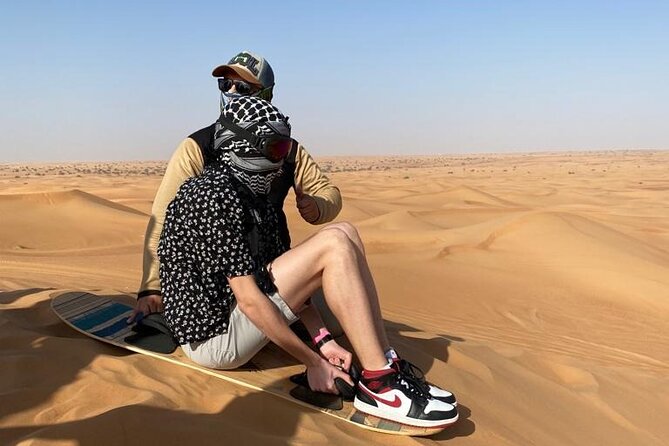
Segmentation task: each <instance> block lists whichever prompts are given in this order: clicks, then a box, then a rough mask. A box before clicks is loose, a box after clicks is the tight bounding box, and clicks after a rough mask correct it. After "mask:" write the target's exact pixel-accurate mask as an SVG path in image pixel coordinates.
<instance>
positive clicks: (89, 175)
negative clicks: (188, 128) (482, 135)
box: [0, 151, 669, 446]
mask: <svg viewBox="0 0 669 446" xmlns="http://www.w3.org/2000/svg"><path fill="white" fill-rule="evenodd" d="M321 162H322V164H323V165H324V166H325V167H326V169H327V170H328V174H329V175H330V177H331V178H332V179H333V181H334V182H335V183H336V184H337V185H338V186H339V187H340V189H341V191H342V194H343V196H344V208H343V210H342V213H341V214H340V216H339V218H338V220H348V221H352V222H354V223H355V224H356V226H358V227H359V230H360V233H361V235H362V238H363V240H364V242H365V245H366V249H367V252H368V254H369V263H370V267H371V270H372V272H373V274H374V276H375V278H376V281H377V288H378V290H379V294H380V299H381V305H382V307H383V314H384V319H385V325H386V328H387V330H388V333H389V336H390V340H391V342H392V344H393V345H394V346H395V347H396V348H397V349H398V350H399V351H400V352H402V353H403V354H404V355H405V356H406V357H407V358H409V359H411V360H412V361H413V362H415V363H416V364H417V365H418V366H420V367H421V368H422V369H423V370H424V371H425V372H426V373H427V376H428V378H429V379H430V380H432V381H434V382H435V383H437V384H440V385H443V386H445V387H448V388H450V389H452V390H454V391H455V392H456V394H457V395H458V399H459V401H460V411H461V419H460V421H459V422H458V423H457V424H456V425H455V426H454V427H453V428H451V429H449V430H447V431H445V432H443V433H442V434H440V435H438V436H436V437H434V438H426V439H407V438H397V437H387V436H382V435H378V434H374V433H370V432H364V431H360V430H355V429H351V428H350V427H348V426H345V425H343V424H339V423H335V422H333V421H332V420H330V419H324V417H323V416H321V415H320V414H318V413H316V412H311V411H305V410H303V409H300V408H299V407H297V406H294V405H292V404H290V403H288V402H285V401H281V400H277V399H275V398H272V397H270V396H267V395H264V394H262V393H255V392H249V391H247V390H244V389H241V388H239V387H236V386H234V385H230V384H227V383H224V382H219V381H218V380H214V379H211V378H208V377H206V376H199V375H194V374H193V373H189V372H188V371H187V370H185V369H181V368H179V367H173V366H170V365H169V364H162V363H161V364H156V362H155V361H152V360H151V359H150V358H146V357H142V356H138V355H132V354H127V353H124V352H120V351H118V350H116V349H114V348H111V347H109V346H105V345H101V344H98V343H95V342H91V341H90V340H88V339H86V338H83V337H82V336H80V335H78V334H77V333H75V332H74V331H73V330H71V329H69V328H68V327H66V326H64V325H63V324H61V323H60V322H59V321H58V320H57V318H56V317H55V316H54V315H53V314H52V313H51V311H50V309H49V299H50V297H51V296H52V295H53V294H55V293H59V292H62V291H63V290H72V289H76V290H93V291H96V292H99V293H103V294H123V295H127V294H131V293H132V292H133V291H134V290H135V289H136V287H137V285H138V282H139V279H140V274H141V271H140V269H141V242H142V237H143V234H144V229H145V226H146V222H147V219H148V215H147V213H148V212H149V210H150V205H151V200H152V197H153V193H154V192H155V189H156V187H157V186H158V183H159V181H160V175H159V174H160V173H161V172H162V165H160V164H157V163H154V164H137V165H134V164H132V163H113V164H109V165H107V164H104V163H96V164H90V165H73V166H54V165H45V166H4V167H3V166H0V184H1V185H2V189H1V192H0V290H2V292H0V340H1V341H2V342H0V355H1V357H2V364H3V367H2V368H0V377H1V378H2V379H0V398H1V399H0V443H2V444H96V445H97V444H110V445H111V444H114V445H115V444H146V443H149V444H153V443H160V444H175V445H176V444H213V443H220V442H221V441H224V442H228V443H232V442H234V443H235V444H237V443H240V444H277V445H278V444H280V445H284V444H309V445H318V444H323V445H325V444H342V445H349V444H352V445H354V444H361V445H362V444H365V445H367V444H383V445H391V444H392V445H395V444H397V445H400V444H433V443H446V442H447V443H448V444H458V445H459V444H463V445H465V444H467V445H559V446H563V445H578V446H583V445H590V444H606V445H663V444H668V443H667V438H669V428H668V427H667V424H666V414H667V413H669V340H668V338H667V335H666V333H667V332H668V330H669V322H667V321H668V320H669V194H667V193H666V192H667V190H669V169H667V166H669V152H631V151H630V152H604V153H568V154H560V153H552V154H533V155H527V154H524V155H499V156H496V155H481V156H454V157H444V156H434V157H415V158H408V157H407V158H402V157H388V158H379V157H377V158H374V157H368V158H359V159H354V158H350V157H347V158H327V159H323V160H321ZM124 169H125V170H124ZM61 172H63V173H61ZM17 177H18V178H17ZM286 212H287V214H288V219H289V222H290V226H291V233H292V236H293V241H294V242H295V243H298V242H299V241H300V240H302V239H304V238H305V237H307V236H309V235H310V234H312V233H313V232H314V231H315V230H317V228H315V227H313V226H311V225H309V224H307V223H305V222H304V221H302V220H301V219H300V218H299V216H298V214H297V212H296V210H295V200H294V197H293V195H292V194H290V195H289V197H288V199H287V200H286Z"/></svg>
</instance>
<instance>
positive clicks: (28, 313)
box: [0, 289, 475, 445]
mask: <svg viewBox="0 0 669 446" xmlns="http://www.w3.org/2000/svg"><path fill="white" fill-rule="evenodd" d="M46 291H49V290H48V289H26V290H19V291H12V292H4V293H0V310H1V311H0V339H2V340H3V342H2V344H1V345H0V356H1V357H2V363H3V367H2V368H1V369H0V382H2V384H1V385H0V394H2V395H3V397H2V399H1V400H0V401H2V404H0V420H5V421H4V422H3V423H2V424H3V425H4V426H3V428H2V429H0V443H1V444H16V443H19V442H21V441H25V440H28V439H41V440H47V441H56V440H58V441H60V440H63V441H77V442H78V444H81V445H88V444H90V445H104V444H147V443H148V444H156V443H158V444H161V445H168V444H208V443H211V441H212V440H213V439H218V440H220V441H217V442H223V443H225V442H226V439H234V441H235V444H242V445H243V444H265V445H266V444H277V445H283V444H291V443H293V441H294V439H293V437H294V436H295V434H296V430H297V426H298V424H299V423H300V422H301V414H302V413H303V412H304V411H309V409H299V410H294V407H295V406H294V405H293V404H292V403H290V402H289V401H285V400H282V399H280V398H278V397H275V396H273V395H269V394H265V393H251V394H247V395H243V396H240V397H237V398H235V399H233V400H232V401H231V402H230V403H228V404H227V405H226V406H225V407H224V408H223V409H222V410H221V411H220V412H218V413H213V414H212V413H192V412H186V411H183V410H179V409H172V408H164V407H151V406H148V405H146V404H144V403H142V404H133V405H127V406H122V407H114V408H112V409H110V410H107V411H106V412H104V413H101V414H99V415H95V416H91V417H88V418H84V419H79V420H76V421H65V422H54V423H51V424H49V423H34V424H33V423H30V424H29V425H23V426H19V425H14V426H12V425H11V422H8V421H7V420H8V419H9V418H11V417H12V416H13V415H16V414H20V413H22V412H28V411H30V410H31V409H33V408H36V407H39V406H43V407H44V406H48V403H49V401H50V400H52V399H53V398H54V395H55V394H56V393H57V392H59V391H60V390H61V389H62V388H63V387H65V386H68V385H72V384H73V383H75V382H76V381H77V377H78V375H79V373H80V372H81V371H82V370H84V369H86V368H87V367H89V365H90V364H91V363H92V362H93V360H94V359H95V358H97V357H99V356H105V357H111V358H118V360H120V361H123V360H124V358H126V357H129V356H135V354H133V353H128V352H126V351H124V350H121V349H120V348H116V347H113V346H111V345H107V344H103V343H99V342H91V340H90V339H89V338H87V337H85V336H84V335H82V334H80V333H78V332H76V331H75V330H73V329H71V328H70V327H67V326H66V325H65V324H63V323H62V322H61V321H60V320H59V319H58V317H57V316H56V315H55V314H53V312H52V311H51V308H50V301H49V299H48V298H46V297H45V298H44V300H41V301H39V302H37V303H35V304H34V305H32V306H31V307H27V308H8V306H10V305H11V304H13V303H14V302H16V300H18V299H20V298H21V297H24V296H28V295H30V294H35V293H43V292H46ZM110 297H116V296H110ZM118 297H120V296H118ZM385 323H386V327H387V329H388V335H389V337H390V339H391V341H392V342H393V344H394V345H397V346H398V350H401V351H406V352H407V358H408V359H410V360H411V361H412V362H415V364H416V365H418V366H419V367H421V368H422V369H423V370H424V371H426V372H427V371H429V370H430V368H431V367H432V365H433V364H434V362H435V361H437V360H438V361H444V362H445V361H447V360H448V346H449V345H450V343H451V342H452V341H456V342H463V341H464V340H462V339H458V338H455V337H451V336H448V335H442V334H440V335H437V336H428V337H427V338H426V336H425V335H424V333H422V332H421V331H420V330H417V329H415V328H413V327H410V326H408V325H405V324H401V323H396V322H392V321H386V322H385ZM413 334H416V336H415V337H414V336H413ZM433 352H438V355H436V357H434V356H430V354H432V353H433ZM146 360H147V361H154V359H152V358H146ZM172 367H177V366H175V365H172V364H167V363H165V364H163V367H162V368H161V373H169V370H170V369H171V368H172ZM55 368H57V369H58V372H57V373H49V371H50V370H53V369H55ZM211 391H212V394H211V397H212V398H216V384H215V383H214V382H211ZM175 392H176V390H175ZM459 409H460V420H459V421H458V422H457V423H456V424H455V425H454V426H452V427H451V428H449V429H447V430H445V431H443V432H441V433H439V434H437V435H435V436H432V437H427V438H426V440H446V439H450V438H454V437H459V436H468V435H471V434H472V433H473V432H474V431H475V424H474V423H473V422H472V421H471V420H470V416H471V412H470V411H469V409H468V408H467V407H466V406H464V405H463V404H462V403H460V406H459ZM311 415H313V416H314V417H315V418H316V419H319V420H320V417H324V418H323V421H324V422H327V423H328V427H327V428H326V429H331V430H335V431H336V432H337V435H343V436H346V440H345V442H346V444H384V443H387V441H388V437H386V436H385V435H383V434H377V433H374V432H369V431H365V430H362V429H355V428H353V427H352V426H351V425H350V424H347V423H345V422H343V421H336V420H334V419H333V418H330V417H329V416H327V415H325V414H319V413H318V412H317V411H315V410H314V411H313V412H312V413H311ZM325 418H327V421H325ZM268 419H271V422H263V420H268ZM333 420H334V421H333ZM17 424H25V423H17ZM307 435H308V436H309V438H310V439H312V437H314V436H315V437H317V438H318V435H317V434H314V433H313V432H308V433H307ZM393 439H398V438H397V437H393ZM321 440H322V441H321ZM428 442H429V441H428ZM328 443H329V442H328V439H327V438H326V437H325V436H323V437H322V438H320V439H319V440H318V441H315V444H328Z"/></svg>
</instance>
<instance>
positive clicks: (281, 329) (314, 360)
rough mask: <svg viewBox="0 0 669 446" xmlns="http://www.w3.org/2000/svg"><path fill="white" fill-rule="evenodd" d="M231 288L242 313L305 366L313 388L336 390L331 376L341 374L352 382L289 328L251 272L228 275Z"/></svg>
mask: <svg viewBox="0 0 669 446" xmlns="http://www.w3.org/2000/svg"><path fill="white" fill-rule="evenodd" d="M228 282H229V283H230V288H231V289H232V292H233V293H234V295H235V298H236V299H237V305H239V309H240V311H241V312H242V313H244V314H245V315H246V317H248V318H249V320H250V321H251V322H253V325H255V326H256V327H258V329H259V330H260V331H262V332H263V333H264V334H265V336H267V337H268V338H269V339H270V340H271V341H272V342H274V343H275V344H276V345H278V346H279V347H281V348H282V349H283V350H284V351H286V352H287V353H288V354H290V355H291V356H293V357H294V358H296V359H297V360H298V361H300V362H301V363H302V364H304V365H306V366H307V372H308V373H309V379H310V381H309V383H310V385H311V386H312V388H313V390H317V391H321V392H330V393H338V390H337V388H336V387H335V385H334V379H335V378H337V377H339V378H343V379H345V380H346V381H348V382H349V384H351V385H352V384H353V383H352V382H351V380H350V377H349V376H348V375H346V374H344V373H342V372H341V371H339V370H337V369H336V368H334V367H332V366H331V365H330V363H329V362H328V361H326V360H325V359H323V358H321V357H320V356H319V355H318V354H317V353H315V352H314V351H313V350H311V349H310V348H309V347H307V346H306V345H305V344H304V342H302V341H301V340H300V338H298V337H297V335H296V334H295V333H293V331H292V330H291V329H290V327H289V326H288V324H287V323H286V320H285V319H284V318H283V315H282V314H281V313H280V312H279V309H278V308H277V307H276V305H274V303H272V301H271V300H269V299H268V298H267V296H266V295H265V294H264V293H263V292H262V291H260V289H259V288H258V286H257V285H256V281H255V279H254V277H253V275H247V276H237V277H229V278H228Z"/></svg>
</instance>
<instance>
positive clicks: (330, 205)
mask: <svg viewBox="0 0 669 446" xmlns="http://www.w3.org/2000/svg"><path fill="white" fill-rule="evenodd" d="M295 193H296V196H297V207H298V209H299V211H300V214H301V215H302V217H303V218H304V219H305V220H306V221H307V222H309V223H311V224H314V225H320V224H323V223H328V222H330V221H332V220H334V218H335V217H336V216H337V215H338V214H339V211H341V204H342V203H341V192H339V189H338V188H337V187H336V186H335V185H334V184H332V183H331V182H330V179H329V178H328V177H326V176H325V174H323V171H321V168H320V167H318V164H316V161H314V159H313V158H312V157H311V155H310V154H309V152H307V150H306V149H305V148H304V146H303V145H302V144H298V146H297V153H296V154H295Z"/></svg>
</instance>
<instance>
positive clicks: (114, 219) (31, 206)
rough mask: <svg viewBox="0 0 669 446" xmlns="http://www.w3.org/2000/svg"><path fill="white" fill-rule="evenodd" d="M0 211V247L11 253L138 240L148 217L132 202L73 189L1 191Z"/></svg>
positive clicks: (85, 246)
mask: <svg viewBox="0 0 669 446" xmlns="http://www.w3.org/2000/svg"><path fill="white" fill-rule="evenodd" d="M0 214H2V215H3V222H2V224H3V232H2V235H0V250H8V251H12V252H14V253H18V252H22V251H27V250H29V251H34V250H39V251H54V250H79V249H87V248H98V247H101V246H104V247H110V246H118V245H128V244H136V243H141V240H142V238H141V237H142V236H143V227H145V225H146V223H145V221H146V218H147V215H146V214H144V213H142V212H140V211H138V210H136V209H134V208H131V207H127V206H124V205H121V204H118V203H114V202H112V201H109V200H105V199H103V198H100V197H98V196H96V195H94V194H90V193H86V192H83V191H81V190H76V189H75V190H69V191H64V192H45V193H24V194H11V195H0ZM119 228H123V230H120V231H119ZM130 228H132V229H134V231H129V230H128V229H130Z"/></svg>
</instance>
